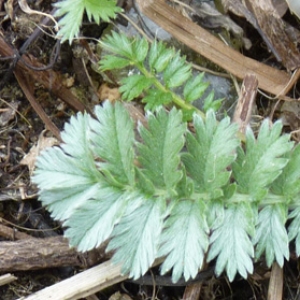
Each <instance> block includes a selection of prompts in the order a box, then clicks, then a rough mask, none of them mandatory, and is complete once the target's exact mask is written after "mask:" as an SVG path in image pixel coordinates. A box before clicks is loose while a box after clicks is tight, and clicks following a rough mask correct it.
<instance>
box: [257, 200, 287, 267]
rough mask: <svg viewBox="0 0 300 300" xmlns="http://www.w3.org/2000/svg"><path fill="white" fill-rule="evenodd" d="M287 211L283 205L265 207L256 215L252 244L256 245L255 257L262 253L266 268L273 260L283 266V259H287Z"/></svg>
mask: <svg viewBox="0 0 300 300" xmlns="http://www.w3.org/2000/svg"><path fill="white" fill-rule="evenodd" d="M286 219H287V209H286V205H284V204H276V205H267V206H266V207H264V208H263V209H262V210H261V211H260V212H259V215H258V225H257V231H256V236H255V238H254V240H253V243H254V244H255V245H256V255H255V256H256V257H257V258H259V257H260V256H261V255H262V254H263V253H264V254H265V257H266V262H267V265H268V267H270V266H271V265H272V263H273V262H274V260H276V261H277V263H278V265H279V266H281V267H282V266H283V263H284V258H286V259H288V258H289V246H288V245H289V243H288V235H287V232H286V229H285V222H286Z"/></svg>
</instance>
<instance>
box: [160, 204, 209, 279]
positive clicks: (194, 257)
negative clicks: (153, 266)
mask: <svg viewBox="0 0 300 300" xmlns="http://www.w3.org/2000/svg"><path fill="white" fill-rule="evenodd" d="M205 213H206V207H205V204H204V202H203V201H201V199H199V200H196V201H194V200H193V201H191V200H188V199H184V200H181V201H179V202H178V203H177V204H176V205H175V207H174V208H173V210H172V211H171V215H170V216H169V217H168V219H167V221H166V222H165V224H164V229H163V233H162V237H161V248H160V251H159V253H158V255H159V256H161V257H162V256H166V259H165V261H164V263H163V264H162V266H161V273H162V274H165V273H166V272H168V271H169V270H171V269H172V268H173V272H172V281H173V282H177V281H178V280H179V279H180V277H181V276H182V275H183V276H184V278H185V280H186V281H187V280H189V279H190V278H195V277H196V275H197V274H198V271H199V269H201V267H202V264H203V260H204V256H205V253H206V251H207V249H208V245H209V241H208V233H209V228H208V226H207V223H206V216H205Z"/></svg>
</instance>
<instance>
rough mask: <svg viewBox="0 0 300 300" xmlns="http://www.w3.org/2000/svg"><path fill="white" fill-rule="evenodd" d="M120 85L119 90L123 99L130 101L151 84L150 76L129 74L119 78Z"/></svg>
mask: <svg viewBox="0 0 300 300" xmlns="http://www.w3.org/2000/svg"><path fill="white" fill-rule="evenodd" d="M121 83H122V86H121V87H120V88H119V91H120V92H121V93H122V97H123V99H125V100H127V101H130V100H132V99H134V98H137V97H138V96H140V95H141V94H142V92H143V91H144V90H146V89H148V88H149V87H150V86H151V85H152V84H153V79H152V78H146V77H145V76H144V75H131V76H129V77H127V78H123V79H122V80H121Z"/></svg>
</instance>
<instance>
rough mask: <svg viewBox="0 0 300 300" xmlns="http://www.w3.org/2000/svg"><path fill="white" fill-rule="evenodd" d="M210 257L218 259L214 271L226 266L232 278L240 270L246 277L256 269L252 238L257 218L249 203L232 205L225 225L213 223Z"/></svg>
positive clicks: (217, 272)
mask: <svg viewBox="0 0 300 300" xmlns="http://www.w3.org/2000/svg"><path fill="white" fill-rule="evenodd" d="M212 229H213V233H212V235H211V238H210V243H211V246H210V249H209V252H208V257H207V260H208V261H211V260H213V259H214V258H217V262H216V268H215V272H216V274H217V276H219V275H220V274H221V273H222V272H223V271H224V270H225V269H226V273H227V275H228V279H229V281H233V279H234V277H235V275H236V273H237V272H238V273H239V274H240V275H241V276H242V277H243V278H247V274H248V273H252V272H253V262H252V258H253V256H254V249H253V245H252V243H251V240H250V237H249V236H252V235H253V233H254V218H253V212H252V208H251V206H250V204H249V203H240V204H239V205H236V204H230V205H229V206H228V207H227V209H226V210H225V215H224V220H223V223H222V224H219V222H218V224H216V225H215V226H213V228H212Z"/></svg>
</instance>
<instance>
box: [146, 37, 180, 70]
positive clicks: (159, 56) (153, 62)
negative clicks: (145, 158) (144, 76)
mask: <svg viewBox="0 0 300 300" xmlns="http://www.w3.org/2000/svg"><path fill="white" fill-rule="evenodd" d="M174 55H175V52H174V49H172V48H166V46H165V45H164V44H163V43H162V42H157V41H154V42H153V43H152V45H151V47H150V50H149V55H148V64H149V67H150V69H151V70H152V71H154V72H162V71H163V70H164V69H165V68H166V67H167V66H168V64H169V61H170V60H171V59H172V57H173V56H174Z"/></svg>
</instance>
